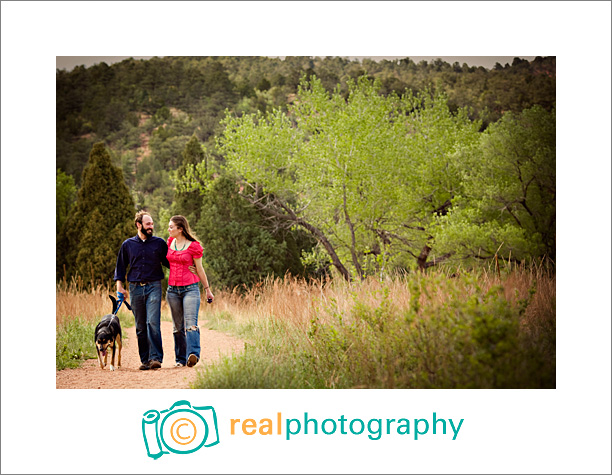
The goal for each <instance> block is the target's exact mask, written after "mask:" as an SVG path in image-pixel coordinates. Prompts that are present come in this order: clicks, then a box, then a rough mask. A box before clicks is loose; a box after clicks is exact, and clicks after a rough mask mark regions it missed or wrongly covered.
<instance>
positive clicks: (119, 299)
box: [117, 291, 125, 302]
mask: <svg viewBox="0 0 612 475" xmlns="http://www.w3.org/2000/svg"><path fill="white" fill-rule="evenodd" d="M124 300H125V294H124V293H123V292H119V291H117V302H123V301H124Z"/></svg>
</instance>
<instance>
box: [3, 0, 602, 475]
mask: <svg viewBox="0 0 612 475" xmlns="http://www.w3.org/2000/svg"><path fill="white" fill-rule="evenodd" d="M1 8H2V144H1V145H2V155H1V162H2V188H1V192H2V216H1V219H2V287H1V288H2V318H1V324H2V345H1V351H2V360H1V361H2V417H1V420H2V473H24V472H27V473H77V472H79V473H80V472H83V473H109V472H115V471H120V472H129V473H141V472H146V473H162V472H173V473H186V472H192V473H211V472H215V473H220V472H226V473H227V472H232V473H249V472H257V473H263V472H274V473H277V472H328V473H330V472H331V473H339V472H343V473H346V472H351V473H360V472H387V473H393V472H412V473H610V214H611V213H610V56H611V54H610V39H611V38H610V13H611V12H610V3H609V2H593V3H589V2H579V3H578V2H541V3H540V2H508V3H504V2H491V3H489V2H474V3H459V2H457V3H456V2H452V3H443V2H433V3H413V2H390V3H385V2H376V3H369V2H339V3H328V2H316V3H302V2H300V3H284V2H271V3H254V2H253V3H251V2H248V3H238V2H228V3H209V2H204V3H198V2H185V3H182V2H171V3H165V2H150V3H148V2H134V3H131V2H82V3H81V2H65V3H55V2H42V3H36V2H2V6H1ZM126 54H127V55H131V54H133V55H135V56H136V55H158V56H163V55H318V56H328V55H329V56H336V55H339V56H348V55H377V56H381V55H402V56H417V55H432V54H433V55H440V56H442V55H458V56H460V55H488V56H496V55H500V56H520V55H538V56H557V98H558V104H557V120H558V131H557V142H558V147H557V160H558V161H557V167H558V175H557V183H558V205H557V216H558V234H557V235H558V274H557V277H558V289H557V299H558V300H557V309H558V320H557V335H558V339H557V350H558V356H557V368H558V370H557V389H555V390H513V391H502V390H494V391H485V390H480V391H467V390H464V391H461V390H457V391H441V390H438V391H424V390H413V391H409V390H387V391H375V390H342V391H323V390H319V391H285V390H277V391H238V390H233V391H232V390H228V391H203V390H199V391H188V390H99V391H96V390H57V389H55V366H54V343H55V315H54V313H55V307H54V299H55V293H54V282H55V240H54V214H55V210H54V207H53V202H54V186H53V183H54V177H55V135H54V134H55V57H56V56H67V55H79V56H94V55H126ZM179 399H187V400H189V401H191V402H192V403H193V404H195V405H212V406H213V407H215V409H216V411H217V415H218V418H219V423H220V428H219V430H220V440H221V443H220V444H219V445H218V446H216V447H213V448H208V449H202V450H200V451H199V452H196V453H194V454H191V455H172V454H171V455H164V456H163V457H162V458H161V459H160V460H157V461H154V460H152V459H149V458H147V457H146V452H145V448H144V444H143V441H142V436H141V426H140V424H141V417H142V414H143V413H144V412H145V411H147V410H149V409H159V410H161V409H166V408H168V407H169V406H170V405H171V404H172V403H174V402H175V401H177V400H179ZM278 411H280V412H282V413H283V416H284V417H300V416H301V415H302V414H303V413H304V412H308V413H309V415H310V416H311V417H317V418H319V420H320V421H321V420H323V419H324V418H338V417H340V416H341V415H345V417H347V418H349V419H352V418H357V417H358V418H361V419H364V420H368V419H370V418H386V417H389V418H396V419H397V418H400V417H407V418H428V417H429V418H430V417H431V413H432V412H433V411H436V412H437V414H438V417H445V418H449V417H450V418H453V419H454V420H459V419H462V418H463V419H465V420H464V423H463V426H462V428H461V431H460V433H459V436H458V438H457V440H456V441H452V440H450V439H451V437H448V436H447V437H444V436H436V437H435V438H434V437H431V436H429V437H423V439H422V440H419V441H418V442H417V441H414V440H413V438H412V437H409V436H403V437H400V436H393V437H391V436H386V435H384V436H383V437H382V439H381V440H379V441H371V440H369V439H368V438H367V436H366V435H365V434H362V435H361V436H351V435H349V436H339V435H335V436H324V435H319V436H316V437H314V436H308V437H305V436H302V437H300V438H297V437H296V438H295V440H294V441H291V442H287V441H285V440H284V437H278V436H268V437H263V436H252V437H246V436H243V435H236V436H230V435H229V419H230V418H231V417H234V418H241V419H244V418H254V419H257V420H259V419H261V418H266V417H269V418H272V419H275V415H276V413H277V412H278Z"/></svg>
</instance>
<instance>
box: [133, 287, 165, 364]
mask: <svg viewBox="0 0 612 475" xmlns="http://www.w3.org/2000/svg"><path fill="white" fill-rule="evenodd" d="M161 302H162V286H161V281H157V282H149V283H148V284H146V285H139V284H132V283H131V282H130V304H131V305H132V312H133V313H134V319H135V320H136V339H137V340H138V353H139V355H140V361H141V362H142V363H145V364H146V363H148V362H149V361H159V362H160V363H161V362H162V360H163V359H164V350H163V348H162V337H161V328H160V323H159V322H160V318H161Z"/></svg>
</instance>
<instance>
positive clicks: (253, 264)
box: [192, 176, 312, 289]
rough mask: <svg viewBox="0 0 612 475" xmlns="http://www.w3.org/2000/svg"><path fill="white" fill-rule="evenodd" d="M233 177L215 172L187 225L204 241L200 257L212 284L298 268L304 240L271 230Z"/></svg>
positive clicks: (231, 284) (237, 283)
mask: <svg viewBox="0 0 612 475" xmlns="http://www.w3.org/2000/svg"><path fill="white" fill-rule="evenodd" d="M238 186H239V185H238V184H237V180H236V179H235V178H233V177H231V176H220V177H218V178H217V179H215V180H213V181H211V182H210V183H209V186H208V188H207V189H206V190H205V191H203V194H202V197H201V198H200V203H201V212H200V215H201V219H200V220H198V221H195V222H194V224H193V225H192V227H193V229H194V231H195V232H196V234H197V235H198V236H199V237H200V238H201V239H202V242H203V244H204V261H205V264H206V269H207V273H208V276H209V279H210V280H211V282H214V283H215V286H216V287H217V288H219V287H227V288H230V289H231V288H235V287H239V288H243V286H245V287H248V286H251V285H253V284H255V283H257V282H259V281H261V280H262V279H264V278H265V277H266V276H267V275H273V276H283V275H284V274H285V272H289V273H291V274H294V275H300V274H303V273H304V267H303V266H302V265H301V263H300V260H299V256H300V251H301V249H302V248H305V246H308V244H310V245H312V243H309V242H308V240H305V239H304V238H303V237H301V236H300V233H298V232H292V231H283V230H277V231H276V232H273V231H272V230H271V229H270V227H269V226H267V225H266V223H265V217H264V216H263V215H262V213H260V212H258V211H257V210H256V209H255V208H253V207H252V206H250V205H249V204H248V203H247V201H246V200H245V199H243V198H242V197H241V196H240V195H239V192H238Z"/></svg>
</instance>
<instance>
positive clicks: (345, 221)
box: [219, 77, 479, 278]
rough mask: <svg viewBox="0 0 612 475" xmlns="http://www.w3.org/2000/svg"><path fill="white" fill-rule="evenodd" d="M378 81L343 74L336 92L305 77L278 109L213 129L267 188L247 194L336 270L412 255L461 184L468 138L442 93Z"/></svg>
mask: <svg viewBox="0 0 612 475" xmlns="http://www.w3.org/2000/svg"><path fill="white" fill-rule="evenodd" d="M379 88H380V84H379V83H378V82H377V81H374V82H371V81H369V80H368V79H367V78H365V77H362V78H360V79H359V81H358V82H357V83H353V82H351V81H349V95H348V98H347V100H345V99H344V98H343V97H342V95H341V94H340V92H339V91H336V92H334V93H333V94H332V95H331V96H330V95H329V94H328V93H327V92H326V91H325V89H324V88H323V87H322V84H321V82H320V81H319V80H318V79H316V78H314V79H312V80H311V82H310V83H303V84H302V86H301V87H300V89H299V94H298V96H297V99H296V102H295V105H293V106H290V108H289V112H288V113H287V114H285V113H283V112H282V111H280V110H275V111H274V112H273V113H270V114H267V115H263V114H261V113H259V114H251V115H244V116H242V117H239V118H238V117H231V116H230V115H228V116H227V117H226V119H225V120H224V122H223V124H224V125H225V131H224V132H223V135H222V136H221V137H220V138H219V151H220V153H221V154H223V155H224V156H225V158H226V160H227V164H228V166H229V167H231V168H233V169H235V170H236V171H237V172H238V173H240V174H241V175H242V176H244V178H245V180H246V181H247V183H248V184H249V185H250V186H252V187H254V188H257V187H261V188H263V191H264V193H267V194H268V195H267V198H268V199H267V201H265V202H263V201H262V200H261V199H260V198H259V197H258V198H257V200H253V203H254V204H256V205H258V206H260V207H262V208H263V207H264V206H265V208H266V210H267V211H268V212H271V213H273V214H274V215H275V216H277V217H279V218H280V219H283V218H284V219H287V220H288V221H290V222H292V223H293V224H295V225H300V226H303V227H304V228H306V229H307V230H309V231H310V232H311V233H312V234H313V235H314V236H315V237H316V238H317V240H318V241H319V242H320V243H321V244H323V245H324V247H325V249H326V250H327V251H328V253H329V255H330V261H331V262H333V264H334V266H336V268H337V269H338V271H339V272H340V273H341V274H342V275H343V276H344V277H346V278H350V277H351V276H355V275H356V276H358V277H360V278H363V277H365V275H366V274H368V273H373V272H375V273H380V272H382V271H383V269H384V268H385V266H388V265H389V261H390V260H391V259H392V258H393V256H394V255H397V254H398V253H399V251H400V250H403V251H404V252H409V253H411V254H412V255H413V256H415V257H416V255H417V254H418V253H419V252H420V250H421V248H422V247H423V246H424V244H425V242H427V240H428V239H430V237H429V235H428V230H427V226H428V224H429V223H430V222H432V221H433V219H434V217H435V215H436V214H439V213H441V212H442V210H444V209H445V208H446V207H447V203H450V200H451V199H452V198H453V196H454V194H455V193H457V191H458V190H459V188H460V186H461V182H460V171H461V163H458V162H457V160H456V159H455V156H456V151H457V150H458V149H459V148H461V147H467V146H471V144H473V143H475V142H476V141H477V139H478V128H479V124H478V123H473V122H471V121H470V120H469V119H468V118H467V116H466V114H465V111H463V112H459V113H457V114H452V113H451V112H450V111H449V109H448V107H447V105H446V100H445V98H444V97H442V96H435V97H433V98H432V97H431V96H430V95H429V94H427V93H424V94H419V95H417V96H413V95H412V94H407V95H405V96H402V97H398V96H396V95H388V96H382V95H380V94H378V90H379ZM294 124H295V126H294ZM262 203H265V204H262Z"/></svg>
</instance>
